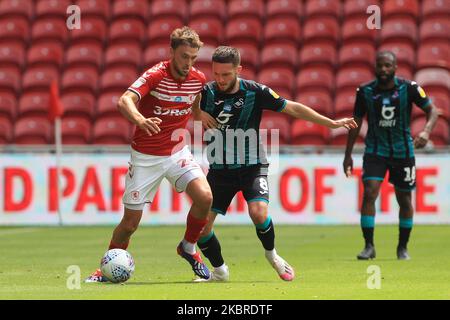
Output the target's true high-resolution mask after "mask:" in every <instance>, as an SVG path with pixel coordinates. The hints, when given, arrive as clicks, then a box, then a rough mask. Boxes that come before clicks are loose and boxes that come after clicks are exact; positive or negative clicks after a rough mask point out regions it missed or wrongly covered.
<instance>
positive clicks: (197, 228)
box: [184, 213, 208, 243]
mask: <svg viewBox="0 0 450 320" xmlns="http://www.w3.org/2000/svg"><path fill="white" fill-rule="evenodd" d="M207 222H208V219H207V218H205V219H198V218H196V217H194V216H193V215H192V214H190V213H189V214H188V216H187V222H186V232H185V233H184V239H185V240H186V241H187V242H190V243H196V242H197V241H198V239H199V238H200V233H201V232H202V230H203V228H204V227H205V225H206V223H207Z"/></svg>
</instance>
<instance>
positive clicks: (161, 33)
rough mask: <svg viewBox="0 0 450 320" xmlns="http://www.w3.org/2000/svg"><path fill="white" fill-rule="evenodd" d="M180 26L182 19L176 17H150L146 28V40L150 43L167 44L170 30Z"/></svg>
mask: <svg viewBox="0 0 450 320" xmlns="http://www.w3.org/2000/svg"><path fill="white" fill-rule="evenodd" d="M182 26H183V20H182V19H181V18H177V17H168V18H158V19H151V21H150V23H149V25H148V28H147V36H148V41H149V43H150V44H151V45H155V44H162V45H165V46H168V45H167V43H168V41H169V40H170V34H171V33H172V31H173V30H175V29H177V28H180V27H182Z"/></svg>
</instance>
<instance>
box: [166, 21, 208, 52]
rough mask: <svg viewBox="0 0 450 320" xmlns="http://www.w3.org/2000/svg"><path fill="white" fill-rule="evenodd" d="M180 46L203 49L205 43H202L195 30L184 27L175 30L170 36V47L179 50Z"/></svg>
mask: <svg viewBox="0 0 450 320" xmlns="http://www.w3.org/2000/svg"><path fill="white" fill-rule="evenodd" d="M180 45H188V46H191V47H192V48H199V49H200V48H201V47H202V46H203V42H201V41H200V37H199V36H198V34H197V32H195V31H194V30H193V29H191V28H189V27H187V26H184V27H182V28H178V29H175V30H173V32H172V34H171V35H170V46H171V47H172V49H174V50H175V49H176V48H178V47H179V46H180Z"/></svg>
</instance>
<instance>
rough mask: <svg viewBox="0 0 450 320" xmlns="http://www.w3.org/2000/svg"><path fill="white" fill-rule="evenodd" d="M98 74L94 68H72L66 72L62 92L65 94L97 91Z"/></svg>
mask: <svg viewBox="0 0 450 320" xmlns="http://www.w3.org/2000/svg"><path fill="white" fill-rule="evenodd" d="M97 81H98V74H97V70H96V69H95V68H93V67H87V66H86V67H70V68H68V69H66V70H65V71H64V74H63V77H62V91H64V93H66V92H69V91H75V90H87V91H90V92H91V93H94V94H95V92H96V91H97Z"/></svg>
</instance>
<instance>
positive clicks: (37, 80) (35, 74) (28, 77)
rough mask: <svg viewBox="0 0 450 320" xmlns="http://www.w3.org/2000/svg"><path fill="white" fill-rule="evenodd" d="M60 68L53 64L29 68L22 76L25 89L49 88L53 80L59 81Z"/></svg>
mask: <svg viewBox="0 0 450 320" xmlns="http://www.w3.org/2000/svg"><path fill="white" fill-rule="evenodd" d="M58 79H59V74H58V70H57V69H56V68H55V67H53V66H43V67H40V66H36V67H33V68H28V69H27V71H26V72H25V74H24V75H23V78H22V89H23V90H31V89H33V90H48V89H49V88H50V83H51V82H52V81H53V80H56V81H58Z"/></svg>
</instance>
